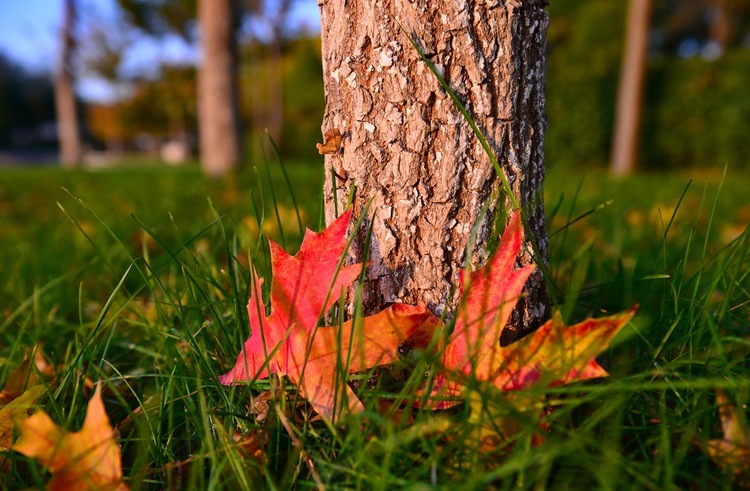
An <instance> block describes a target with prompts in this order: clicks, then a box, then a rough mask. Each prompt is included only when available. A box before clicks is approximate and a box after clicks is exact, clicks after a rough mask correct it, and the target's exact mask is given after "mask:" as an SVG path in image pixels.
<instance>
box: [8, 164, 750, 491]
mask: <svg viewBox="0 0 750 491" xmlns="http://www.w3.org/2000/svg"><path fill="white" fill-rule="evenodd" d="M289 165H290V169H288V170H290V172H289V178H290V180H291V187H292V189H294V191H295V193H296V200H297V203H298V207H299V210H300V214H299V215H300V218H301V219H302V220H303V221H304V222H303V223H304V224H305V225H307V226H310V227H314V228H317V225H316V224H317V223H319V216H320V215H319V214H320V210H319V203H320V199H319V195H318V193H319V189H320V186H319V185H317V184H316V185H311V184H310V183H312V182H315V183H319V182H320V180H321V178H322V175H321V173H320V171H319V167H318V166H316V165H305V164H289ZM268 176H270V179H271V182H272V183H271V184H269V182H268ZM690 177H695V179H694V180H693V182H692V183H691V182H690ZM0 179H1V180H0V274H2V276H3V278H5V282H4V285H3V287H2V289H0V312H1V313H2V317H0V361H2V362H3V364H2V366H0V387H2V385H3V384H4V382H5V379H6V378H7V377H8V375H9V373H10V371H11V370H12V369H13V368H15V367H16V366H17V365H18V364H19V363H20V362H21V359H22V358H23V355H24V353H25V352H26V351H28V350H31V349H33V348H34V347H36V348H37V349H41V350H42V351H43V353H44V354H45V356H46V357H47V358H48V360H49V362H50V363H51V364H52V365H54V366H55V369H56V377H55V380H54V381H53V382H51V383H50V386H49V395H48V396H47V397H42V399H41V400H40V402H41V404H42V406H43V407H44V409H45V410H46V411H47V412H48V413H49V414H50V415H51V417H52V418H53V419H54V420H55V421H56V422H58V423H61V424H63V425H64V426H66V427H69V428H72V429H77V428H78V427H80V424H81V423H82V421H83V417H84V413H85V411H84V408H85V404H86V401H87V400H88V398H89V397H90V395H91V390H90V387H89V385H88V384H89V383H90V382H91V381H96V380H101V381H103V383H104V385H105V391H104V395H105V405H106V408H107V412H108V414H109V416H110V419H111V420H112V422H113V424H114V425H115V426H116V427H117V428H118V429H119V431H120V436H121V440H120V442H121V444H122V453H123V467H124V473H125V476H126V480H127V483H128V484H129V485H130V486H131V487H133V488H135V489H139V488H145V489H165V488H166V489H174V488H184V489H208V488H219V489H226V488H239V489H256V488H269V489H286V488H289V487H298V488H309V487H312V488H314V487H316V486H318V485H319V484H320V483H323V484H324V485H326V486H330V487H331V488H360V489H394V488H405V487H411V486H415V485H418V486H421V487H422V488H425V489H432V488H435V489H442V488H446V489H453V488H455V487H456V486H458V485H460V486H461V488H462V489H486V488H488V487H492V488H498V489H506V488H507V489H511V488H514V489H544V488H550V489H569V488H574V489H601V488H606V489H610V488H622V489H633V488H642V489H670V488H698V489H702V488H705V489H721V488H724V489H730V488H731V481H730V479H729V477H728V476H726V475H724V474H722V473H721V472H720V470H719V469H718V468H717V467H716V466H715V465H714V464H713V463H711V462H710V461H709V460H708V459H707V458H706V456H705V453H704V452H703V451H702V450H701V445H705V443H706V442H707V440H708V439H710V438H715V437H716V436H717V435H718V432H719V426H718V417H717V413H716V407H715V400H714V394H713V391H714V390H715V389H716V388H718V387H721V388H724V389H726V391H727V392H728V394H730V398H732V400H733V401H734V402H735V403H737V404H738V407H742V404H743V403H744V404H746V403H747V398H748V394H749V393H750V366H748V359H750V342H748V339H750V338H749V336H750V321H749V320H748V319H750V281H749V280H748V274H749V273H748V271H750V268H749V267H748V261H749V260H750V258H749V257H748V256H749V255H750V245H748V241H749V240H750V237H749V235H748V232H747V230H746V225H747V221H748V216H747V210H746V208H747V205H746V203H747V200H746V198H745V196H746V195H745V193H746V191H745V189H747V187H748V184H750V183H748V182H747V179H746V178H743V177H742V176H738V175H733V173H732V172H731V171H730V172H729V175H728V178H726V179H725V180H724V181H721V175H718V176H716V175H711V176H705V177H704V176H689V175H688V173H687V172H686V173H685V174H680V175H658V176H654V175H635V176H633V177H631V178H628V179H623V180H614V179H612V178H609V177H608V176H606V175H605V174H597V173H592V172H588V173H585V174H584V173H581V174H580V176H578V177H576V173H575V171H574V170H571V169H555V168H554V167H553V168H552V169H551V171H550V172H549V176H548V179H547V182H546V193H545V194H546V201H547V210H548V215H549V217H550V219H549V223H548V226H549V230H550V233H551V234H553V235H552V240H551V244H550V251H551V257H550V271H551V273H550V276H551V278H550V279H551V281H552V282H553V284H552V286H551V292H552V293H553V295H554V297H555V299H556V302H557V304H558V305H560V306H561V308H562V309H563V314H564V316H565V317H566V321H568V322H569V323H570V322H574V321H577V320H581V319H582V318H583V317H584V316H587V315H592V314H593V315H597V316H599V315H603V312H605V311H606V312H610V313H613V312H617V311H621V310H624V309H625V308H628V307H630V306H631V305H633V304H635V303H638V304H641V309H640V310H639V313H638V316H637V317H636V319H635V320H634V322H633V324H632V325H631V327H629V328H627V329H626V331H625V333H624V334H623V336H621V337H620V338H619V339H618V340H617V341H616V343H615V346H614V347H613V348H612V349H610V350H609V351H608V352H607V353H606V354H605V355H604V356H603V357H602V358H601V362H602V364H603V365H605V367H606V368H607V369H608V370H609V371H610V373H611V374H612V375H611V377H610V378H609V379H605V380H595V381H592V382H590V383H586V384H575V385H570V386H563V387H555V388H544V389H543V388H538V389H530V393H531V394H530V395H537V396H539V397H544V398H545V400H546V401H547V409H548V414H547V422H548V424H549V426H550V428H551V431H550V432H549V433H547V434H545V441H544V443H542V444H541V445H538V446H533V445H532V440H533V439H534V435H535V434H537V432H538V426H537V424H536V421H535V420H534V418H529V417H528V415H525V414H523V413H519V412H518V411H517V409H516V408H515V406H514V404H513V403H512V401H511V400H509V399H508V397H507V395H504V394H501V393H499V392H497V391H496V390H495V389H494V388H487V387H482V386H478V387H476V388H475V394H474V397H475V399H472V400H473V401H479V403H477V404H474V403H472V404H464V405H460V406H457V407H456V408H454V409H452V410H450V411H446V412H443V413H442V414H433V413H431V412H426V411H421V412H420V411H404V410H403V408H399V406H398V404H393V405H387V404H385V405H384V404H383V400H388V399H391V400H393V399H395V400H402V399H403V398H404V397H405V394H401V393H399V390H398V387H396V388H395V389H394V387H393V386H388V385H387V383H385V382H381V383H380V384H377V383H376V384H370V383H366V382H367V380H366V379H365V380H361V381H360V382H362V383H360V384H359V385H361V387H360V389H359V392H358V394H359V396H360V398H361V399H362V401H363V403H364V404H365V407H366V409H367V410H366V412H365V413H363V414H361V415H354V416H351V417H350V419H349V420H348V421H347V424H346V425H342V426H336V427H332V426H329V425H325V424H323V423H322V422H320V421H315V420H313V419H311V418H312V416H313V414H312V413H310V411H309V410H308V408H307V407H306V406H305V405H304V404H302V405H300V406H297V405H295V404H294V402H293V401H295V400H296V398H295V397H290V398H288V399H285V398H283V397H280V395H282V394H284V393H287V394H290V395H294V388H293V387H291V386H283V385H282V386H279V384H278V380H277V379H275V378H272V379H270V380H264V381H258V382H256V383H255V384H254V385H253V386H252V387H248V386H238V387H233V388H228V387H224V386H222V385H221V384H219V382H218V380H217V379H216V377H217V376H218V375H220V374H223V373H225V372H226V371H227V370H228V369H229V368H231V366H232V364H233V363H234V361H235V360H236V356H237V353H238V351H239V349H240V347H241V346H242V343H243V342H244V341H245V339H246V338H247V336H248V333H249V328H248V321H247V313H246V303H247V301H248V298H249V296H250V287H249V279H250V271H251V268H253V267H254V268H256V269H257V270H258V272H259V274H260V275H261V276H265V277H268V276H269V263H268V254H267V245H266V243H265V240H264V237H263V236H264V234H267V235H268V236H270V237H271V238H273V239H274V240H277V241H279V242H280V243H283V245H284V246H285V248H286V250H287V251H288V252H290V253H294V252H296V250H297V248H298V246H299V243H300V240H301V235H300V230H299V223H298V218H297V213H296V208H295V205H294V202H293V200H292V199H291V196H289V191H288V186H287V184H286V181H285V179H284V176H283V174H282V173H281V172H280V168H279V167H276V166H272V167H271V168H270V169H269V173H268V174H267V173H266V170H265V168H263V167H261V168H260V169H259V171H258V172H257V173H256V172H253V171H251V170H247V171H244V172H243V173H241V174H240V175H239V176H237V177H235V178H233V179H232V180H229V181H224V182H213V181H208V180H205V179H204V178H202V177H201V176H200V174H199V172H198V170H197V169H192V168H187V169H168V168H161V169H157V170H144V169H125V170H113V171H107V172H100V173H86V172H76V173H67V172H61V171H58V170H54V169H44V170H30V171H8V172H6V171H4V173H3V174H2V177H0ZM579 183H580V184H579ZM269 186H272V187H273V190H274V193H273V195H272V194H271V193H270V192H269V189H270V188H269ZM720 186H721V190H719V187H720ZM63 187H64V188H65V190H63V189H62V188H63ZM57 203H59V205H60V206H58V204H57ZM603 204H606V206H600V205H603ZM589 210H595V211H594V212H593V213H591V214H590V215H587V216H585V217H584V218H582V219H580V220H577V221H575V219H576V218H577V217H580V216H582V215H584V214H586V213H587V212H588V211H589ZM571 222H574V223H571ZM269 284H270V282H269V281H267V282H266V284H265V286H266V287H268V286H269ZM419 363H422V362H421V361H420V362H419ZM406 366H409V365H408V364H407V365H406ZM418 366H420V367H422V366H423V365H418ZM407 377H408V374H407ZM413 377H415V379H419V378H420V374H419V373H417V374H416V375H413ZM384 384H385V385H384ZM270 389H273V391H274V392H275V393H276V394H277V397H276V398H275V399H272V400H271V401H270V405H268V406H266V405H265V404H266V401H264V400H262V399H261V398H259V395H261V394H263V392H264V391H265V390H270ZM472 412H473V413H472ZM508 414H511V415H514V422H515V423H516V426H517V428H516V431H515V432H513V433H512V434H508V435H500V437H498V435H497V434H494V435H492V434H488V433H487V431H486V430H487V423H486V422H487V421H494V420H497V419H499V418H501V417H505V416H507V415H508ZM490 427H491V425H490ZM486 437H491V438H490V440H487V439H486ZM493 438H494V439H493ZM488 443H489V445H488ZM6 458H7V461H6V466H7V467H5V468H7V473H5V474H0V482H2V483H3V486H4V487H7V488H9V489H25V488H28V487H35V486H42V485H43V483H44V482H45V481H46V474H45V472H44V470H43V469H42V468H40V467H39V466H38V465H37V464H35V463H34V462H33V461H31V460H28V459H26V458H24V457H21V456H19V455H17V454H15V453H13V452H10V453H7V454H0V467H1V466H2V465H3V464H2V460H3V459H6ZM0 472H5V471H0Z"/></svg>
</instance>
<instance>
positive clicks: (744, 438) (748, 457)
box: [706, 389, 750, 489]
mask: <svg viewBox="0 0 750 491" xmlns="http://www.w3.org/2000/svg"><path fill="white" fill-rule="evenodd" d="M716 405H717V406H718V407H719V418H721V427H722V429H723V431H724V438H723V439H721V440H711V441H709V442H708V448H707V449H706V450H707V452H708V456H709V457H710V458H711V460H713V461H714V462H715V463H716V465H718V466H719V467H721V468H722V469H724V470H725V471H727V472H730V473H731V474H732V477H733V479H734V481H735V483H736V484H737V485H738V486H739V487H741V488H742V489H750V428H748V425H747V422H746V421H745V420H743V418H742V417H741V416H740V414H739V413H738V411H737V408H736V407H734V406H733V405H732V404H730V402H729V398H728V397H727V395H726V394H725V393H724V391H722V390H721V389H717V390H716Z"/></svg>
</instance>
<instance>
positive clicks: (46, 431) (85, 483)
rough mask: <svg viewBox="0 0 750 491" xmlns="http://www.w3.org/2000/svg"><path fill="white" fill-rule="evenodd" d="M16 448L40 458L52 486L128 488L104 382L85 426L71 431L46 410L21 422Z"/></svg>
mask: <svg viewBox="0 0 750 491" xmlns="http://www.w3.org/2000/svg"><path fill="white" fill-rule="evenodd" d="M18 426H19V429H20V437H19V439H18V441H17V442H16V444H15V445H14V446H13V450H15V451H16V452H19V453H22V454H24V455H26V456H27V457H31V458H34V459H37V460H38V461H39V462H40V463H41V464H42V465H44V466H45V467H46V468H47V469H48V470H49V471H50V472H51V473H52V480H51V481H50V482H49V483H48V485H47V488H48V489H52V490H68V489H76V490H98V491H102V490H116V491H123V490H127V489H128V487H127V486H126V485H125V484H124V483H123V482H122V468H121V463H120V449H119V447H118V445H117V443H116V442H115V439H114V434H113V430H112V426H111V425H110V422H109V419H108V418H107V413H106V412H105V410H104V403H103V402H102V396H101V385H99V386H97V388H96V392H94V396H93V397H92V398H91V400H89V404H88V411H87V413H86V419H85V420H84V422H83V427H82V428H81V430H80V431H78V432H76V433H71V432H68V431H66V430H64V429H63V428H61V427H59V426H57V425H55V424H54V423H53V422H52V420H51V419H50V417H49V416H48V415H47V414H46V413H45V412H44V411H38V412H36V413H35V414H34V415H32V416H30V417H28V418H26V419H24V420H21V421H20V422H19V423H18Z"/></svg>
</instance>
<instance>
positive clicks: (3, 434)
mask: <svg viewBox="0 0 750 491" xmlns="http://www.w3.org/2000/svg"><path fill="white" fill-rule="evenodd" d="M43 393H44V387H42V386H41V385H36V386H34V387H31V388H29V389H28V390H27V391H26V392H24V393H23V394H21V395H20V396H18V397H15V398H14V399H13V400H12V401H10V402H8V403H7V404H3V403H2V402H0V452H7V451H8V450H9V449H10V444H11V439H12V438H13V421H14V420H16V419H17V418H18V417H20V416H22V415H25V414H26V411H28V410H29V409H30V408H32V407H33V406H34V401H36V400H37V399H39V397H40V396H41V395H42V394H43Z"/></svg>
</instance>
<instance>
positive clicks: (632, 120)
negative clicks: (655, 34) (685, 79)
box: [611, 0, 651, 175]
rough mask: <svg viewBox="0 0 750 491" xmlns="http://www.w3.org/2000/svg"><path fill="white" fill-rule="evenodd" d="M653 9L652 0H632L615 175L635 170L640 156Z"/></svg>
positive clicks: (622, 73)
mask: <svg viewBox="0 0 750 491" xmlns="http://www.w3.org/2000/svg"><path fill="white" fill-rule="evenodd" d="M650 9H651V0H630V7H629V13H628V20H627V31H626V32H627V34H626V38H625V53H624V56H623V60H622V68H621V70H620V85H619V89H618V94H617V113H616V119H615V133H614V138H613V141H612V164H611V165H612V168H611V170H612V173H613V174H615V175H625V174H628V173H630V172H632V171H633V168H634V167H635V164H636V158H637V155H638V133H639V131H640V127H641V126H640V122H641V118H640V116H641V105H642V103H643V81H644V73H645V71H646V52H647V49H648V32H649V11H650Z"/></svg>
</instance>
